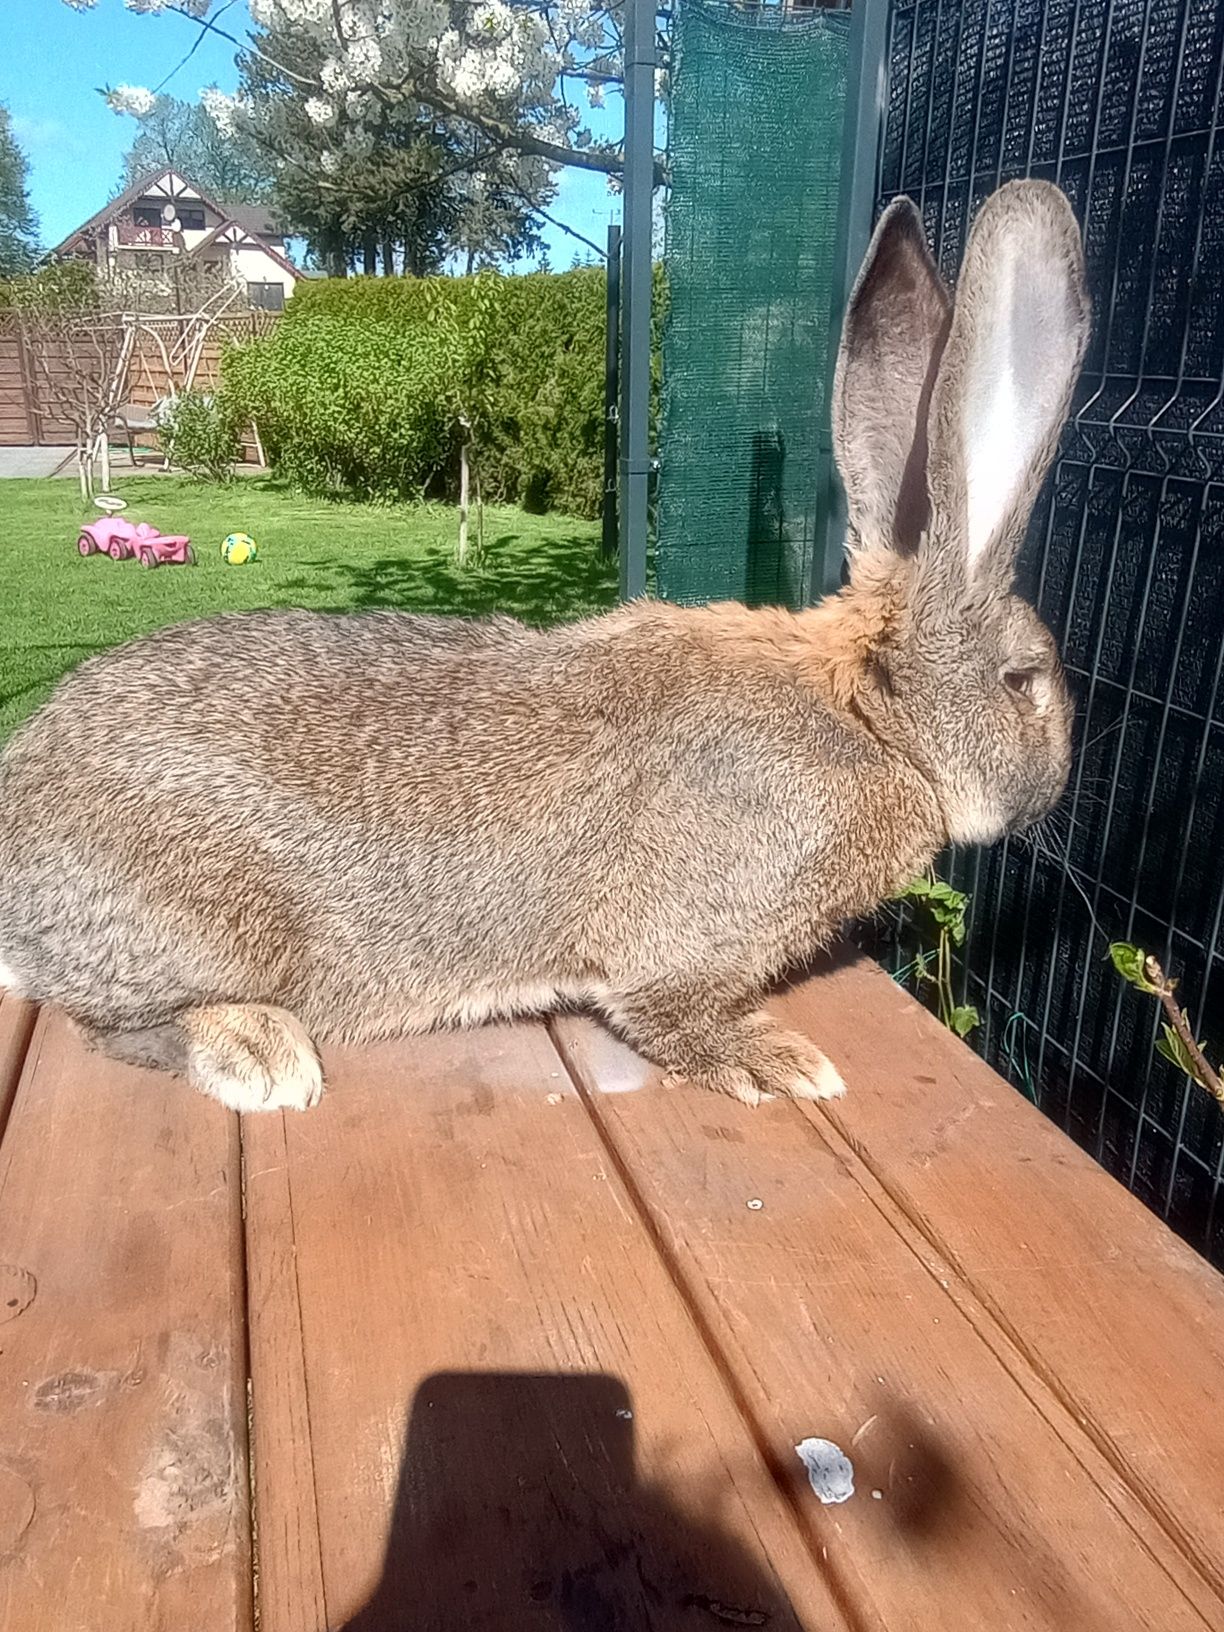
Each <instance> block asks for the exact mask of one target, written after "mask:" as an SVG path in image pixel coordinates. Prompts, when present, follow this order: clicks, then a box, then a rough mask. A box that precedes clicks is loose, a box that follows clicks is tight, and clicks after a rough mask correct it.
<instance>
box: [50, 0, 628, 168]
mask: <svg viewBox="0 0 1224 1632" xmlns="http://www.w3.org/2000/svg"><path fill="white" fill-rule="evenodd" d="M96 3H97V0H65V4H68V5H71V6H74V7H75V8H76V9H77V10H81V11H84V10H89V9H91V8H92V7H93V6H94V5H95V4H96ZM124 3H125V4H126V5H127V7H128V8H129V9H130V10H132V11H140V12H157V11H173V12H176V13H178V14H179V15H181V16H186V17H188V18H190V17H196V18H199V19H202V20H208V21H210V22H211V23H212V26H213V28H214V32H215V33H217V34H220V35H222V36H223V37H227V38H230V37H232V36H230V35H228V34H227V26H228V25H229V19H228V18H225V19H224V21H223V20H222V19H223V13H224V12H225V11H227V10H228V7H227V6H226V5H225V4H224V3H223V0H124ZM248 10H249V12H250V16H251V19H252V21H253V22H254V24H255V26H256V29H257V30H264V31H266V35H267V38H265V36H264V35H261V34H260V33H258V32H257V33H256V34H255V36H254V38H253V40H252V41H251V42H249V43H248V42H244V41H242V40H241V39H238V38H236V37H234V43H235V44H236V45H238V46H239V47H240V48H242V49H244V50H250V51H254V52H255V53H256V54H260V53H261V52H262V51H263V49H264V46H265V45H266V43H267V39H270V38H277V39H281V40H284V39H290V40H292V41H294V42H295V44H296V46H297V47H298V49H297V50H296V51H295V53H294V61H301V62H306V63H310V64H313V65H315V66H313V67H312V68H311V69H310V70H309V71H306V72H303V71H300V70H298V69H296V68H295V67H294V63H293V62H290V63H288V64H281V63H276V62H275V61H274V59H273V57H272V54H271V52H270V51H269V52H268V53H267V56H266V60H268V61H269V63H270V64H271V65H272V66H274V67H276V68H279V69H284V70H285V71H286V77H287V79H288V80H289V82H290V83H291V84H292V85H293V86H294V89H295V90H296V91H297V92H300V95H301V97H302V99H303V101H304V104H305V107H306V111H307V114H308V117H309V118H310V119H311V120H312V121H313V122H314V123H316V124H318V125H319V126H321V127H324V128H327V129H329V130H334V131H335V137H336V145H337V147H338V148H340V149H343V148H344V146H345V144H346V143H347V142H349V141H351V140H360V136H361V130H362V121H363V115H364V114H365V113H366V112H367V110H369V109H370V108H371V107H374V106H377V107H381V108H383V109H385V108H386V107H387V106H388V105H393V104H394V103H395V102H396V101H400V102H403V101H410V102H414V103H416V104H418V105H420V106H423V107H425V108H428V109H430V110H432V112H433V114H435V115H436V116H437V117H439V118H441V119H451V120H455V119H458V120H460V121H463V122H465V123H466V124H468V125H469V126H470V127H471V129H472V130H473V132H474V133H476V134H478V135H479V136H480V137H483V138H484V139H485V140H487V141H489V142H491V143H493V144H495V145H496V146H497V147H498V149H499V151H506V150H513V151H517V152H519V153H522V154H524V155H528V156H531V157H534V158H536V159H542V160H544V161H546V162H547V163H551V164H552V165H554V166H556V165H563V164H576V165H580V166H582V167H583V168H585V169H591V170H602V171H606V172H609V173H613V172H616V171H618V170H619V169H620V164H621V160H620V154H619V151H618V149H617V148H616V147H615V146H613V145H612V144H611V143H609V142H608V141H606V140H603V139H601V138H600V137H599V135H598V134H597V132H596V130H593V129H592V128H591V127H589V126H587V125H586V124H585V123H584V119H583V115H582V114H581V113H580V112H579V108H580V107H588V108H592V109H598V108H600V107H602V105H603V100H604V93H605V89H606V88H609V87H611V88H617V87H618V86H619V82H620V74H621V60H620V59H621V40H622V11H621V8H620V6H619V4H616V3H611V0H609V3H599V0H530V3H528V0H470V3H464V4H455V3H454V0H248ZM583 91H585V93H586V94H585V95H583V94H582V93H583ZM149 94H151V93H147V92H145V93H142V92H140V90H139V89H138V88H137V87H133V86H121V87H119V89H118V90H117V91H114V92H111V93H110V96H109V100H110V105H111V106H112V107H114V108H115V109H116V111H121V112H131V113H134V114H136V115H137V117H139V115H140V111H141V109H142V108H144V107H145V105H146V104H145V102H144V101H143V100H142V97H145V96H148V95H149ZM214 102H215V106H214V105H212V104H210V105H209V111H210V113H212V114H213V117H214V118H215V119H216V120H217V122H218V124H219V125H222V127H223V128H225V122H228V125H229V128H235V127H236V126H239V125H240V124H241V121H242V118H243V116H244V113H245V112H246V111H247V109H246V106H245V104H244V103H243V102H242V101H241V99H239V100H237V101H234V102H232V103H230V104H228V105H226V106H225V107H224V108H223V106H222V104H221V102H220V99H219V96H218V97H217V98H214ZM266 112H267V110H266V107H265V108H263V109H262V110H261V113H262V115H263V116H265V117H266Z"/></svg>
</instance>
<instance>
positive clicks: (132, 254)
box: [51, 168, 302, 312]
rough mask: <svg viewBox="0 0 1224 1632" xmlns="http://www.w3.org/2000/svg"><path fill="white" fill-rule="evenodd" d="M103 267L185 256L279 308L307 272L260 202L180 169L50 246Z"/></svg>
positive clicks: (138, 186) (127, 194)
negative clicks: (219, 195) (223, 191)
mask: <svg viewBox="0 0 1224 1632" xmlns="http://www.w3.org/2000/svg"><path fill="white" fill-rule="evenodd" d="M51 254H52V256H53V257H55V258H56V259H64V258H70V257H79V258H82V259H87V260H92V261H94V262H95V263H96V265H97V267H98V269H99V271H101V272H103V273H114V272H119V271H122V270H123V269H124V268H125V266H131V267H132V268H133V269H136V268H137V267H148V266H149V265H150V262H152V264H153V265H154V266H155V267H159V268H161V267H168V266H170V265H171V264H172V263H173V261H174V259H175V257H177V256H183V257H184V259H186V260H189V261H192V262H194V263H196V264H197V265H203V266H206V267H216V268H217V270H218V272H219V273H220V274H221V275H222V276H223V277H224V278H225V279H226V280H227V281H236V282H239V283H245V285H246V290H247V297H248V299H249V300H250V302H251V305H252V306H258V307H263V308H264V309H265V310H268V311H277V312H278V311H280V310H281V308H282V307H283V306H284V304H285V301H286V299H287V298H288V296H289V295H290V294H291V293H292V291H293V286H294V284H295V283H296V282H297V280H298V279H299V278H300V277H301V276H302V274H301V272H300V271H299V270H298V268H297V267H295V266H294V265H293V262H292V261H291V260H290V259H289V257H288V255H287V254H286V252H285V232H284V229H283V228H282V227H280V226H279V225H278V224H277V223H276V221H275V219H274V217H273V216H272V215H271V214H270V212H269V211H268V209H267V208H266V206H264V205H262V204H222V203H218V202H217V201H216V200H215V199H213V198H211V197H210V196H209V195H208V193H207V192H206V191H205V189H204V188H202V187H198V186H196V184H195V183H194V182H191V181H189V180H187V178H186V177H184V176H182V175H180V174H179V173H178V171H177V170H173V169H170V168H167V169H165V170H160V171H151V172H149V173H148V174H147V175H144V176H142V177H140V178H139V179H138V180H137V181H135V182H134V183H133V184H132V186H130V187H127V188H125V189H124V190H123V192H121V193H120V194H119V196H118V197H117V198H113V199H111V201H110V203H109V204H106V205H104V206H103V208H102V209H100V210H98V211H97V213H96V214H94V215H91V216H90V217H89V219H88V221H84V222H82V223H81V225H80V226H79V227H77V228H76V229H75V231H73V232H70V233H69V234H68V236H67V237H66V238H64V239H63V240H62V242H60V243H58V244H57V245H56V246H55V248H54V249H53V250H52V251H51Z"/></svg>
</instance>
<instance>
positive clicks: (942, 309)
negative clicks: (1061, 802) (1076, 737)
mask: <svg viewBox="0 0 1224 1632" xmlns="http://www.w3.org/2000/svg"><path fill="white" fill-rule="evenodd" d="M1089 322H1090V312H1089V305H1088V298H1087V294H1086V290H1085V284H1084V271H1083V255H1082V250H1081V245H1080V235H1079V229H1078V227H1077V225H1076V222H1075V218H1074V216H1073V215H1072V213H1071V208H1070V206H1069V204H1068V203H1067V200H1066V199H1065V198H1064V196H1063V195H1062V193H1061V192H1059V191H1058V189H1057V188H1055V187H1053V186H1050V185H1049V184H1047V183H1043V182H1035V181H1022V182H1013V183H1011V184H1009V185H1008V186H1005V187H1003V188H1001V189H1000V190H999V191H998V192H996V193H995V194H994V195H993V196H992V197H991V198H990V199H988V200H987V202H986V203H985V204H984V205H983V207H982V209H981V212H980V214H979V215H978V217H977V220H976V221H975V222H974V225H973V229H972V232H971V233H970V237H969V243H968V247H967V249H966V251H965V258H964V264H963V267H962V270H961V276H960V280H959V283H958V286H957V291H956V299H955V303H954V304H953V303H952V302H951V301H950V299H949V297H948V294H947V292H946V290H945V288H944V286H943V284H942V282H941V280H940V276H939V272H938V270H937V269H936V266H935V264H934V262H933V260H932V259H931V256H930V253H929V251H928V249H927V246H926V241H925V238H924V235H923V230H922V220H921V217H920V216H919V214H918V211H917V210H916V208H915V207H914V205H913V204H912V203H911V202H910V201H909V200H908V199H898V200H897V201H896V202H894V203H893V204H891V205H890V206H889V208H888V209H887V210H886V211H885V213H884V215H883V217H882V218H881V220H880V223H879V225H878V227H877V228H876V232H875V235H874V237H873V238H872V241H871V246H870V248H869V250H868V253H867V258H866V260H865V262H864V265H863V269H862V272H861V274H860V276H859V279H858V282H857V284H856V286H855V289H854V292H853V295H852V297H851V301H850V306H849V309H848V311H847V315H846V323H845V330H844V333H843V337H842V346H841V354H840V357H839V360H838V367H837V376H836V380H835V384H834V403H833V426H834V438H835V445H836V450H837V460H838V467H839V469H840V471H841V473H842V478H843V481H844V483H845V488H846V495H847V505H848V515H849V540H848V545H849V560H850V582H849V586H848V588H847V589H846V590H845V591H843V604H844V608H845V613H846V614H847V617H848V622H849V623H851V624H854V623H856V622H857V624H858V626H859V627H860V628H861V629H862V630H863V631H865V632H866V633H865V635H864V636H860V637H859V638H858V639H857V642H856V644H857V651H858V663H857V667H858V682H857V684H856V686H855V692H856V696H855V706H856V708H857V709H858V710H859V711H860V712H862V713H863V714H865V715H866V717H867V718H868V719H869V722H870V724H871V726H872V728H873V729H874V730H875V731H876V732H877V733H878V734H879V735H880V736H881V737H883V738H885V739H886V740H888V742H889V744H890V746H891V747H892V748H893V749H894V750H895V751H896V752H898V753H901V754H904V755H905V756H906V757H907V758H909V759H910V760H911V761H912V762H913V763H915V764H916V765H917V766H918V768H919V769H920V770H921V771H922V772H923V774H924V775H925V777H926V778H927V779H928V781H929V782H930V784H931V785H932V786H933V788H934V790H935V793H936V796H937V798H938V799H939V801H940V804H941V808H942V809H943V812H944V816H945V820H946V824H947V828H948V835H949V837H950V838H951V839H953V840H954V841H957V842H963V843H975V842H977V843H985V842H989V841H990V840H992V839H996V838H998V837H1000V836H1001V835H1002V834H1003V833H1005V832H1008V831H1010V830H1015V829H1019V828H1022V827H1025V826H1027V825H1029V824H1030V823H1032V822H1034V821H1037V820H1039V819H1040V818H1041V817H1042V816H1043V815H1045V813H1046V812H1047V811H1048V810H1049V809H1051V808H1052V807H1053V805H1054V804H1055V803H1056V801H1057V800H1058V798H1059V797H1060V795H1061V793H1062V791H1063V788H1064V787H1065V785H1066V779H1067V773H1068V769H1069V763H1070V750H1071V719H1072V710H1071V703H1070V699H1069V697H1068V694H1067V689H1066V685H1065V682H1064V679H1063V674H1062V669H1061V666H1060V664H1059V661H1058V655H1057V652H1056V650H1055V646H1054V641H1053V639H1052V637H1051V635H1050V633H1049V631H1048V630H1047V629H1046V627H1045V625H1044V624H1043V623H1042V622H1041V620H1040V618H1039V617H1038V616H1037V614H1036V612H1035V611H1034V610H1033V609H1032V607H1031V606H1029V605H1028V603H1027V602H1026V601H1024V600H1022V599H1021V598H1020V597H1019V596H1017V595H1016V594H1015V593H1014V591H1013V578H1014V572H1015V564H1016V556H1017V553H1018V551H1019V548H1020V545H1021V542H1022V540H1023V537H1024V531H1025V527H1026V525H1027V523H1028V520H1029V516H1030V513H1031V511H1032V508H1033V505H1034V502H1035V500H1036V497H1037V493H1038V490H1039V488H1040V486H1041V483H1042V481H1043V479H1044V477H1045V475H1046V472H1047V470H1048V469H1049V466H1050V464H1051V462H1052V460H1053V457H1054V453H1055V448H1056V445H1057V441H1058V436H1059V433H1060V431H1061V430H1062V426H1063V422H1064V420H1065V418H1066V415H1067V412H1068V408H1069V405H1070V401H1071V394H1072V391H1073V388H1074V385H1075V381H1076V377H1077V375H1078V373H1079V368H1080V364H1081V362H1082V360H1083V354H1084V349H1085V346H1086V344H1087V339H1088V332H1089ZM856 607H857V608H858V609H859V616H858V618H857V619H856V618H855V615H854V612H853V609H854V608H856Z"/></svg>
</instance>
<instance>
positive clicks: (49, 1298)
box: [0, 1016, 251, 1632]
mask: <svg viewBox="0 0 1224 1632" xmlns="http://www.w3.org/2000/svg"><path fill="white" fill-rule="evenodd" d="M238 1156H239V1153H238V1145H237V1128H236V1118H233V1117H231V1116H228V1115H227V1114H226V1113H224V1112H222V1111H220V1110H219V1108H218V1107H217V1106H215V1105H211V1104H209V1103H208V1102H206V1101H205V1100H203V1099H201V1098H199V1097H197V1096H195V1095H193V1094H191V1093H190V1092H188V1091H186V1090H185V1089H184V1087H183V1084H182V1083H181V1082H175V1081H172V1080H170V1079H167V1078H160V1077H155V1076H152V1075H148V1074H145V1073H141V1072H138V1071H135V1070H131V1069H127V1068H124V1067H122V1066H119V1065H116V1064H114V1063H112V1062H109V1061H106V1060H104V1059H102V1058H100V1057H98V1056H95V1055H87V1054H86V1053H85V1052H84V1050H83V1049H82V1047H81V1045H80V1044H79V1042H78V1041H77V1040H76V1039H75V1037H74V1036H73V1035H72V1034H71V1032H70V1031H69V1028H68V1027H67V1025H66V1023H65V1022H64V1021H63V1020H61V1019H58V1018H56V1019H48V1018H47V1017H46V1016H43V1017H41V1018H40V1020H39V1023H38V1027H37V1030H36V1031H35V1034H34V1038H33V1041H32V1043H31V1045H30V1051H29V1054H28V1056H27V1060H26V1067H25V1070H24V1072H23V1075H22V1079H21V1083H20V1086H19V1089H18V1092H17V1098H16V1103H15V1105H14V1107H13V1112H12V1115H11V1117H10V1120H9V1124H8V1128H7V1131H6V1133H5V1136H4V1140H3V1143H2V1144H0V1263H3V1264H4V1265H5V1266H7V1267H6V1271H5V1273H6V1275H7V1277H8V1282H9V1286H8V1291H7V1295H6V1296H5V1298H4V1300H3V1302H4V1307H0V1322H2V1323H3V1324H0V1349H2V1350H3V1365H2V1366H0V1626H3V1627H5V1628H12V1629H13V1632H18V1629H19V1632H94V1629H101V1628H105V1629H106V1632H182V1629H183V1628H184V1627H207V1628H209V1632H248V1629H249V1628H250V1625H251V1595H250V1547H249V1529H248V1523H247V1500H246V1490H247V1477H246V1444H245V1440H246V1422H245V1418H246V1398H245V1386H244V1382H245V1364H244V1362H245V1354H244V1344H243V1335H242V1326H243V1312H242V1285H243V1270H242V1257H241V1234H240V1230H241V1218H240V1187H239V1160H238Z"/></svg>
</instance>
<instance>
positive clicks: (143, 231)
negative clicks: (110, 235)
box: [118, 221, 174, 249]
mask: <svg viewBox="0 0 1224 1632" xmlns="http://www.w3.org/2000/svg"><path fill="white" fill-rule="evenodd" d="M118 227H119V243H120V245H121V247H122V248H124V249H173V248H174V233H173V232H171V230H170V228H169V227H146V226H141V225H140V224H139V223H137V222H135V221H120V222H119V223H118Z"/></svg>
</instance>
